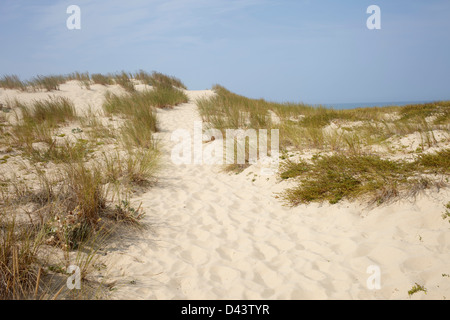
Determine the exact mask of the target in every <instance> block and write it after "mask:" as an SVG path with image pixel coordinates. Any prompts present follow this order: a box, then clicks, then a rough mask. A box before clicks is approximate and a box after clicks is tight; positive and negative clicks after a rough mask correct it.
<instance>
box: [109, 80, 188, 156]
mask: <svg viewBox="0 0 450 320" xmlns="http://www.w3.org/2000/svg"><path fill="white" fill-rule="evenodd" d="M187 101H188V98H187V96H186V94H185V93H184V92H182V91H180V90H178V89H176V88H173V87H170V88H169V87H156V88H154V89H153V90H148V91H143V92H140V91H139V92H134V93H131V94H127V95H121V96H119V95H112V94H107V95H106V100H105V103H104V104H103V110H104V112H105V114H106V115H119V116H123V117H125V118H126V119H127V121H126V123H125V124H124V125H123V126H122V128H121V129H120V135H121V139H122V142H123V143H124V145H126V146H136V147H143V148H147V149H150V148H153V147H154V144H155V142H154V140H153V138H152V134H153V133H154V132H156V131H157V119H156V113H155V108H169V107H172V106H174V105H177V104H179V103H183V102H187Z"/></svg>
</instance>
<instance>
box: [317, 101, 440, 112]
mask: <svg viewBox="0 0 450 320" xmlns="http://www.w3.org/2000/svg"><path fill="white" fill-rule="evenodd" d="M428 102H433V101H395V102H360V103H325V104H323V106H325V107H328V108H333V109H338V110H342V109H355V108H365V107H387V106H405V105H408V104H422V103H428Z"/></svg>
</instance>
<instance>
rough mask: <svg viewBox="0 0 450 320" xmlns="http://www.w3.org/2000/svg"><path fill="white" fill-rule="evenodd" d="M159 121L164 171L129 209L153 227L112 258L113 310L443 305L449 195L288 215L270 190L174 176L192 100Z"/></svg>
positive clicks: (195, 173) (234, 180) (182, 169)
mask: <svg viewBox="0 0 450 320" xmlns="http://www.w3.org/2000/svg"><path fill="white" fill-rule="evenodd" d="M210 93H211V92H210V91H190V92H189V95H190V98H191V99H195V98H196V97H198V96H201V95H204V94H210ZM158 117H159V120H160V128H161V132H160V133H158V139H160V140H161V142H162V143H163V150H164V163H165V167H164V169H163V170H162V172H161V173H160V174H159V178H158V179H159V181H158V184H157V185H156V186H155V187H153V188H151V189H150V190H149V191H148V192H147V193H145V194H142V195H140V196H138V197H136V198H134V199H133V202H135V203H139V202H141V201H142V206H143V208H144V209H145V210H146V212H147V216H146V218H145V219H146V222H147V223H149V224H151V225H152V226H153V227H152V228H151V229H150V230H148V231H146V232H144V234H143V235H138V234H136V235H133V236H129V237H127V238H126V239H124V240H123V241H122V242H121V243H120V244H117V247H116V249H117V250H112V251H111V252H110V253H108V255H107V257H106V259H107V260H108V264H109V265H110V266H112V269H111V270H110V272H109V275H108V277H110V278H111V279H114V280H116V281H117V286H116V288H117V290H115V291H114V292H113V294H112V298H116V299H318V298H320V299H326V298H333V299H356V298H358V299H372V298H394V299H404V298H408V294H407V292H408V290H409V289H411V287H412V286H413V285H414V283H415V282H417V283H419V284H423V285H425V287H426V288H427V289H428V294H427V295H425V294H424V293H417V294H416V295H414V296H413V298H433V299H443V298H445V297H446V298H450V278H448V277H444V276H442V274H450V255H449V254H448V252H449V249H450V232H449V231H450V225H449V224H448V222H446V221H444V220H443V219H442V218H441V214H442V212H443V209H442V208H443V206H442V205H443V203H444V201H445V199H449V198H450V197H449V193H448V192H440V193H439V194H437V195H435V196H434V197H430V196H427V197H425V196H423V197H420V198H418V199H417V201H416V202H412V201H402V202H397V203H396V204H392V205H389V206H383V207H378V208H375V209H373V210H371V211H368V210H366V209H364V208H362V207H360V206H358V205H356V204H349V203H345V202H343V203H341V204H338V205H334V206H330V205H328V204H324V205H318V204H312V205H309V206H299V207H297V208H294V209H291V208H287V207H283V205H282V204H281V203H280V202H279V200H277V199H276V198H275V197H274V196H273V192H274V191H276V190H279V189H280V184H275V183H274V179H272V178H271V179H269V181H267V179H266V178H265V177H257V179H256V181H252V178H253V175H250V174H249V175H247V174H246V173H243V174H240V175H229V174H226V173H222V172H220V168H219V167H213V166H202V165H181V166H180V165H174V164H172V162H171V160H170V150H171V148H172V146H173V145H174V142H171V141H170V135H171V132H172V131H173V130H176V129H179V128H185V129H189V130H192V128H193V123H194V121H196V120H200V116H199V115H198V112H197V109H196V105H195V103H194V102H193V100H192V102H191V103H187V104H183V105H180V106H178V107H176V108H175V109H173V110H161V111H159V113H158ZM248 172H251V168H250V169H247V173H248ZM371 265H375V266H378V267H379V268H380V270H381V288H380V289H379V290H370V289H369V288H368V287H367V285H366V281H367V279H368V277H369V276H370V274H369V273H367V272H366V271H367V268H368V267H369V266H371Z"/></svg>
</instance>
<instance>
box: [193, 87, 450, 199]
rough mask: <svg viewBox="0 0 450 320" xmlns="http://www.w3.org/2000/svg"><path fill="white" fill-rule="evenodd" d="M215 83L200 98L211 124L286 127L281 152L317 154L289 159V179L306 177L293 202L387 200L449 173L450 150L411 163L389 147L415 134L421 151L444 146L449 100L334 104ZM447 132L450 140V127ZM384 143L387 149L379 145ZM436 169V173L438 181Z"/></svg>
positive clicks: (292, 193) (285, 173)
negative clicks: (271, 98)
mask: <svg viewBox="0 0 450 320" xmlns="http://www.w3.org/2000/svg"><path fill="white" fill-rule="evenodd" d="M213 90H214V92H215V93H216V95H215V96H214V97H212V98H208V99H202V100H200V101H199V103H198V105H199V111H200V114H201V116H202V119H203V121H205V122H207V123H208V125H209V127H210V128H215V129H219V130H221V131H222V132H223V133H225V131H226V129H230V128H231V129H236V128H240V129H260V128H263V129H273V128H276V129H279V132H280V134H279V136H280V148H281V150H280V151H281V153H286V152H294V153H295V152H297V153H299V152H300V153H301V152H304V151H307V152H312V153H313V154H316V156H314V157H313V159H312V160H311V161H309V162H308V161H304V160H298V161H297V162H293V161H287V162H286V163H284V164H283V165H282V166H281V168H280V175H279V176H280V178H281V179H296V181H298V186H297V187H295V188H291V189H289V190H287V191H286V192H285V193H284V194H283V198H284V200H286V201H287V203H289V204H290V205H298V204H300V203H309V202H311V201H329V202H331V203H336V202H338V201H340V200H341V199H344V198H345V199H350V200H355V199H359V198H363V197H366V196H367V197H370V198H371V199H372V201H375V202H377V203H383V202H385V201H388V200H389V199H392V198H395V197H396V196H398V195H400V193H401V192H402V191H408V190H409V191H410V193H414V192H416V191H417V190H420V189H425V188H429V187H431V186H432V185H433V184H434V183H435V182H436V181H434V180H433V179H434V178H436V179H438V178H437V177H436V175H448V173H449V172H448V169H447V168H448V167H449V163H448V159H449V158H450V155H449V154H448V149H447V150H442V151H439V152H437V153H423V154H420V156H417V157H416V160H414V161H409V162H407V161H394V160H390V159H388V158H386V154H390V153H395V152H397V151H396V149H395V148H393V147H392V146H391V145H395V143H396V141H399V140H400V138H403V137H407V136H408V135H415V136H414V139H417V135H418V136H419V137H420V150H419V149H418V150H416V151H415V152H419V151H420V152H422V151H423V150H426V149H428V148H431V147H433V146H435V145H437V144H438V143H439V142H440V141H438V139H437V137H436V135H435V130H441V131H443V132H447V133H449V127H450V120H449V114H450V102H449V101H438V102H433V103H427V104H421V105H408V106H404V107H399V106H388V107H382V108H380V107H378V108H356V109H350V110H334V109H332V108H325V107H322V106H317V107H316V106H310V105H306V104H304V103H298V104H295V103H274V102H268V101H265V100H263V99H249V98H246V97H243V96H240V95H237V94H234V93H232V92H230V91H228V90H227V89H225V88H224V87H222V86H219V85H216V86H214V87H213ZM274 115H275V116H276V117H274ZM446 139H450V134H448V135H447V138H446ZM372 147H377V148H378V149H372ZM380 148H381V149H382V150H385V151H384V153H379V151H374V150H379V149H380ZM320 153H323V154H324V155H322V156H320V155H319V154H320ZM235 169H236V166H227V167H226V170H229V171H235ZM430 174H431V175H435V177H434V178H433V179H431V180H430V177H429V175H430ZM427 175H428V176H427Z"/></svg>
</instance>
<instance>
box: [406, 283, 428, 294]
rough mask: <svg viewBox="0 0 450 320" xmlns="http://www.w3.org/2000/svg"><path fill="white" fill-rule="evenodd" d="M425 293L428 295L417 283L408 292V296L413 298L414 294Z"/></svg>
mask: <svg viewBox="0 0 450 320" xmlns="http://www.w3.org/2000/svg"><path fill="white" fill-rule="evenodd" d="M420 291H422V292H424V293H425V294H427V289H425V287H424V286H421V285H420V284H418V283H417V282H416V283H415V284H414V286H413V287H412V288H411V289H410V290H408V295H409V296H412V295H413V294H415V293H417V292H420Z"/></svg>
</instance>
